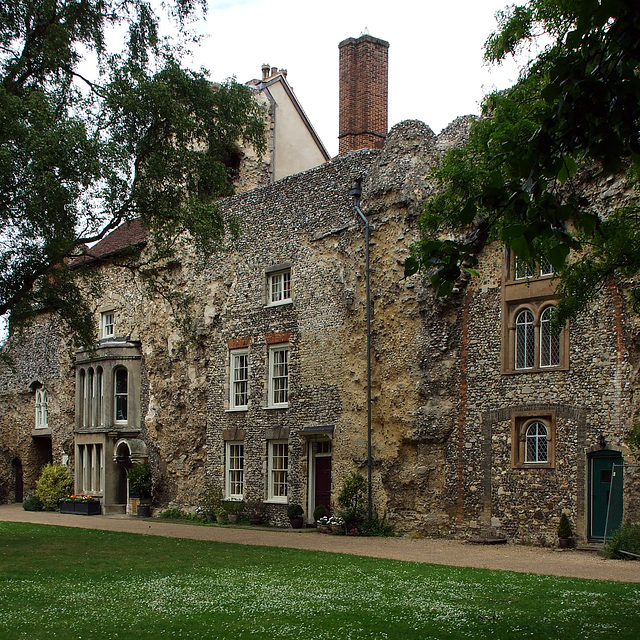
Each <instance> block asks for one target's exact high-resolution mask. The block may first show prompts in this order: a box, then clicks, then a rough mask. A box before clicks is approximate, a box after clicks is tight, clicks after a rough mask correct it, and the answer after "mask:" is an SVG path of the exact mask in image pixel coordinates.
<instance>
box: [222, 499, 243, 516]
mask: <svg viewBox="0 0 640 640" xmlns="http://www.w3.org/2000/svg"><path fill="white" fill-rule="evenodd" d="M222 506H224V508H225V509H226V510H227V513H228V514H229V515H236V516H239V515H240V514H241V513H242V512H243V511H244V502H243V501H242V500H224V501H223V503H222Z"/></svg>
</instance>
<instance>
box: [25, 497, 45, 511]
mask: <svg viewBox="0 0 640 640" xmlns="http://www.w3.org/2000/svg"><path fill="white" fill-rule="evenodd" d="M22 508H23V509H24V510H25V511H42V502H41V501H40V498H38V496H29V497H28V498H27V499H26V500H25V501H24V502H23V503H22Z"/></svg>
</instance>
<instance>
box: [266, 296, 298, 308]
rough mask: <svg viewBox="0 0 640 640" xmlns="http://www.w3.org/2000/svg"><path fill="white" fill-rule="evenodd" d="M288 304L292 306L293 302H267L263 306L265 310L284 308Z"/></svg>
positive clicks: (290, 300)
mask: <svg viewBox="0 0 640 640" xmlns="http://www.w3.org/2000/svg"><path fill="white" fill-rule="evenodd" d="M288 304H293V300H292V299H291V298H289V299H288V300H281V301H280V302H267V304H266V305H265V306H266V307H267V308H269V307H285V306H286V305H288Z"/></svg>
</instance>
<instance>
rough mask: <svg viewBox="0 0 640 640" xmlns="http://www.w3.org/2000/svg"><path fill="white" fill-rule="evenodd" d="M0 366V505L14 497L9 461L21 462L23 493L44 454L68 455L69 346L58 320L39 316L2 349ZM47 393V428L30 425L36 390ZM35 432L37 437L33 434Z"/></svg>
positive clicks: (71, 406)
mask: <svg viewBox="0 0 640 640" xmlns="http://www.w3.org/2000/svg"><path fill="white" fill-rule="evenodd" d="M3 354H4V355H5V356H7V357H8V360H7V361H6V362H2V363H1V364H0V405H1V406H2V410H1V411H0V433H1V434H2V438H1V439H0V503H5V502H12V501H13V500H14V497H15V478H14V474H13V470H12V463H13V461H14V460H19V461H20V462H21V464H22V468H23V472H24V476H23V482H24V497H27V496H28V495H31V494H32V493H33V492H34V490H35V483H36V480H37V479H38V477H39V475H40V468H41V467H42V465H43V464H46V463H47V462H49V458H50V457H53V459H54V460H56V461H58V462H59V461H60V460H61V459H62V456H63V455H69V456H72V455H73V435H72V433H73V431H72V429H73V419H74V413H75V411H74V396H73V394H71V395H70V393H69V391H70V382H69V363H70V351H69V345H67V344H65V342H64V341H63V340H62V338H61V335H60V331H59V327H58V326H57V324H56V323H55V322H54V321H52V320H50V319H48V318H46V317H43V318H42V321H41V324H40V323H36V324H34V325H33V326H32V327H30V328H29V329H27V330H26V332H25V335H24V336H23V337H22V339H21V340H13V341H9V342H8V343H7V344H6V345H5V346H4V348H3ZM40 386H41V387H44V388H45V389H46V390H47V394H48V424H49V428H48V429H41V430H38V431H36V429H35V389H36V388H37V387H40ZM34 435H36V437H33V436H34Z"/></svg>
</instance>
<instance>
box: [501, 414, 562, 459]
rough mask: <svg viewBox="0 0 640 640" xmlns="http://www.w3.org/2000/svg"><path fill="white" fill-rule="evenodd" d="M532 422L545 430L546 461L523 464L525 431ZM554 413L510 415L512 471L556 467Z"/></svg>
mask: <svg viewBox="0 0 640 640" xmlns="http://www.w3.org/2000/svg"><path fill="white" fill-rule="evenodd" d="M534 422H541V423H542V424H543V425H544V426H545V427H546V428H547V443H548V450H547V461H546V462H525V456H526V445H527V443H526V435H525V434H526V430H527V427H529V425H531V424H532V423H534ZM555 445H556V412H555V411H550V412H548V413H541V412H535V411H522V412H514V413H513V414H512V415H511V467H512V468H513V469H554V468H555V466H556V460H555V450H556V446H555Z"/></svg>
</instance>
